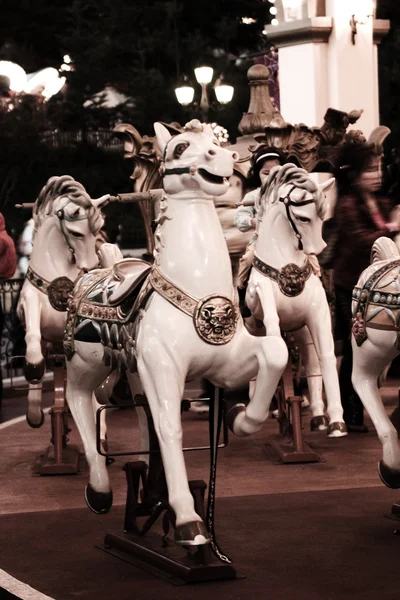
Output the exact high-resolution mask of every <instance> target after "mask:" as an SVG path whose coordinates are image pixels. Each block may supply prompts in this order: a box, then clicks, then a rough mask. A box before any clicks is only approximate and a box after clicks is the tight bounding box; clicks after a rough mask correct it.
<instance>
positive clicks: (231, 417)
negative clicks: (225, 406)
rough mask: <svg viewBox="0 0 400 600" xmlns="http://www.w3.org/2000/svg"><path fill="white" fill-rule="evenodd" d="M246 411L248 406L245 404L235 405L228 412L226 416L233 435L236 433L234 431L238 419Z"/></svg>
mask: <svg viewBox="0 0 400 600" xmlns="http://www.w3.org/2000/svg"><path fill="white" fill-rule="evenodd" d="M245 410H246V405H245V404H242V403H240V404H235V405H234V406H232V408H231V409H230V410H228V412H227V414H226V423H227V425H228V427H229V429H230V430H231V431H232V433H235V432H234V430H233V425H234V423H235V419H236V417H237V416H238V415H239V414H240V413H242V412H244V411H245Z"/></svg>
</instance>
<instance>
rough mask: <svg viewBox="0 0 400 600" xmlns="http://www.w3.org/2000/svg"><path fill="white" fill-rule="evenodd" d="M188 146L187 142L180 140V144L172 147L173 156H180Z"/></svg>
mask: <svg viewBox="0 0 400 600" xmlns="http://www.w3.org/2000/svg"><path fill="white" fill-rule="evenodd" d="M189 146H190V144H189V142H181V143H180V144H177V145H176V146H175V148H174V158H180V157H181V156H182V154H183V153H184V152H185V150H186V148H188V147H189Z"/></svg>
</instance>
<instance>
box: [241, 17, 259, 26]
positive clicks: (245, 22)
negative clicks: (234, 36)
mask: <svg viewBox="0 0 400 600" xmlns="http://www.w3.org/2000/svg"><path fill="white" fill-rule="evenodd" d="M240 22H241V23H243V25H253V23H257V19H253V18H252V17H242V20H241V21H240Z"/></svg>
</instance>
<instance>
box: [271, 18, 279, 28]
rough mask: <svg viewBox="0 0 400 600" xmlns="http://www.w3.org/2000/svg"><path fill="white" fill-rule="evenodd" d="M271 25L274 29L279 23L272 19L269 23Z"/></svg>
mask: <svg viewBox="0 0 400 600" xmlns="http://www.w3.org/2000/svg"><path fill="white" fill-rule="evenodd" d="M271 25H274V26H275V27H276V26H277V25H279V21H278V19H272V21H271Z"/></svg>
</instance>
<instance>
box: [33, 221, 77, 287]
mask: <svg viewBox="0 0 400 600" xmlns="http://www.w3.org/2000/svg"><path fill="white" fill-rule="evenodd" d="M29 266H30V267H31V268H32V269H33V270H34V271H35V273H37V274H38V275H40V276H41V277H43V279H46V280H47V281H52V280H53V279H55V278H56V277H62V276H64V277H69V278H70V279H72V280H74V279H75V278H76V277H77V275H78V269H77V267H76V266H75V265H74V264H73V263H72V262H71V261H70V252H69V250H68V248H67V245H66V242H65V239H64V236H63V235H62V233H61V231H60V228H59V225H58V223H57V222H54V221H53V219H51V218H48V219H46V220H45V221H44V222H43V223H42V225H40V227H39V229H38V231H37V233H36V235H35V239H34V243H33V248H32V254H31V257H30V260H29Z"/></svg>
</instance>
